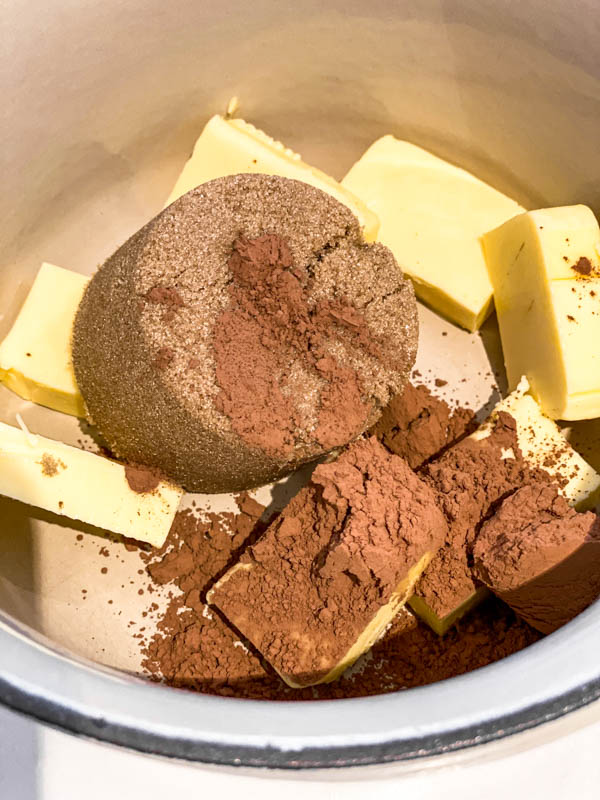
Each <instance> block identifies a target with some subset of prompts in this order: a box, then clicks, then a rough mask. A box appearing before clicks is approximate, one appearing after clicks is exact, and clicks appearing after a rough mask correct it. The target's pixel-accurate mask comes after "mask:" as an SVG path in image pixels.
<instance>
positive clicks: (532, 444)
mask: <svg viewBox="0 0 600 800" xmlns="http://www.w3.org/2000/svg"><path fill="white" fill-rule="evenodd" d="M528 392H529V384H528V382H527V380H526V379H525V378H523V379H522V380H521V381H520V382H519V384H518V386H517V389H516V390H515V391H514V392H512V393H511V394H510V395H509V396H508V397H506V398H504V399H503V400H501V401H500V402H499V403H498V404H497V406H496V407H495V408H494V410H493V412H492V413H491V415H490V416H489V417H488V419H487V420H485V422H484V423H483V424H482V425H480V427H479V428H478V429H477V430H476V431H475V432H474V433H472V434H471V437H470V438H471V439H474V440H476V441H477V440H482V439H485V438H486V437H488V436H489V435H490V434H491V432H492V430H493V428H494V423H495V420H496V418H497V416H498V414H499V413H500V412H502V411H505V412H506V413H508V414H510V415H511V416H512V417H513V418H514V420H515V422H516V434H517V443H518V445H519V449H520V450H521V452H522V454H523V458H524V460H525V461H526V462H527V463H528V464H529V465H530V466H532V467H539V468H541V469H544V470H545V471H546V472H548V473H549V474H550V475H552V476H554V477H555V478H556V479H557V480H561V481H562V482H563V485H562V486H561V488H560V489H559V491H560V492H561V494H563V496H564V497H565V499H566V500H567V501H568V502H569V503H570V504H571V505H572V506H574V507H575V508H577V509H578V510H580V511H584V510H587V509H592V508H594V507H595V506H596V504H598V503H599V502H600V475H599V474H598V473H597V472H596V471H595V470H594V469H593V468H592V467H591V466H590V465H589V464H588V463H587V462H586V461H585V460H584V459H583V458H582V457H581V456H580V455H579V453H577V452H576V451H575V450H573V448H572V447H571V446H570V444H569V443H568V442H567V440H566V439H565V437H564V436H563V434H562V432H561V430H560V428H559V427H558V426H557V425H556V423H555V422H553V421H552V420H551V419H549V418H548V417H546V416H545V415H544V413H543V412H542V410H541V408H540V406H539V405H538V403H537V402H536V401H535V400H534V398H533V397H532V396H531V395H530V394H529V393H528ZM503 457H505V458H514V454H513V453H512V452H506V453H504V454H503ZM465 547H466V545H465ZM435 558H436V559H442V560H441V561H436V563H435V564H433V565H432V569H435V580H436V581H440V580H445V575H444V573H445V570H446V569H447V571H448V576H447V581H446V582H447V583H448V585H451V581H450V574H451V573H452V571H453V570H454V569H456V568H457V564H458V566H459V567H460V566H461V565H462V563H463V562H464V563H465V564H466V554H464V553H462V552H461V553H458V552H457V553H452V552H450V553H448V552H444V551H442V552H441V553H440V554H438V555H437V556H436V557H435ZM452 583H453V584H454V585H455V586H456V589H455V591H454V593H453V596H452V599H451V600H450V599H449V598H446V599H445V601H444V605H443V606H442V605H441V604H440V603H439V599H438V598H437V596H436V592H435V585H432V586H429V585H428V579H427V571H426V572H425V573H424V579H423V581H422V582H421V583H420V584H419V586H418V587H417V592H416V593H415V595H413V596H412V597H411V598H410V600H409V601H408V605H409V606H410V608H411V609H412V610H413V611H414V612H415V614H417V615H418V616H419V617H421V619H422V620H423V621H424V622H426V623H427V624H428V625H429V626H430V627H431V628H432V629H433V630H434V631H435V632H436V633H438V634H440V635H443V634H444V633H446V631H447V630H448V629H449V628H450V627H452V625H454V624H455V623H456V622H457V621H458V620H459V619H460V618H461V617H463V616H464V615H465V614H466V613H467V612H468V611H470V610H471V609H473V608H475V606H477V605H478V604H479V603H480V602H481V601H482V600H483V599H485V597H487V596H488V594H489V592H488V590H487V589H486V588H484V587H480V586H477V584H476V583H475V582H474V581H473V580H472V579H471V578H468V579H463V580H461V581H453V582H452Z"/></svg>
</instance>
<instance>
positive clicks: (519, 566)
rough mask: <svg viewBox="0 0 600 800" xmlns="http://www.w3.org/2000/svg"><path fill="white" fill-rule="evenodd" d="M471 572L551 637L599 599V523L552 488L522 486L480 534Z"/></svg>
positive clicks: (533, 625) (475, 547) (596, 516)
mask: <svg viewBox="0 0 600 800" xmlns="http://www.w3.org/2000/svg"><path fill="white" fill-rule="evenodd" d="M473 558H474V569H475V572H476V573H477V575H478V576H479V577H480V578H481V580H482V581H484V583H485V584H486V585H487V586H489V587H490V589H491V590H492V591H493V592H494V594H496V595H497V596H498V597H500V598H501V599H502V600H503V601H504V602H505V603H507V605H509V606H510V607H511V608H512V609H513V610H514V611H515V612H516V613H517V614H519V616H520V617H522V618H523V619H524V620H525V621H526V622H527V623H529V625H531V626H532V627H533V628H536V629H537V630H538V631H541V632H542V633H552V631H555V630H556V629H557V628H559V627H560V626H561V625H564V624H565V623H566V622H569V620H571V619H573V617H575V616H577V614H579V613H580V612H581V611H583V610H584V609H585V608H587V606H589V605H590V603H592V602H594V600H596V598H597V597H598V595H600V517H599V516H598V515H597V514H594V513H593V512H591V511H588V512H586V513H583V514H581V513H579V512H577V511H575V510H574V509H573V508H571V507H570V506H569V504H568V503H567V502H566V500H565V499H564V497H561V496H560V494H559V493H558V492H557V490H556V487H553V486H548V485H530V486H524V487H523V488H522V489H519V490H518V491H516V492H515V493H514V494H512V495H510V497H508V498H507V499H506V500H504V502H503V503H502V505H501V506H500V508H499V510H498V511H497V512H496V514H495V515H494V516H493V517H492V518H491V519H490V520H488V522H486V523H485V524H484V525H483V527H482V528H481V532H480V534H479V536H478V537H477V541H476V542H475V546H474V548H473Z"/></svg>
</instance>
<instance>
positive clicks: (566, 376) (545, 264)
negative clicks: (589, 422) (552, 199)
mask: <svg viewBox="0 0 600 800" xmlns="http://www.w3.org/2000/svg"><path fill="white" fill-rule="evenodd" d="M483 243H484V248H485V253H486V258H487V264H488V268H489V273H490V278H491V281H492V285H493V287H494V298H495V303H496V311H497V314H498V324H499V326H500V335H501V338H502V347H503V350H504V361H505V364H506V371H507V374H508V380H509V382H510V385H511V386H514V385H516V383H517V381H518V380H519V378H520V377H521V375H527V377H528V379H529V382H530V384H531V391H532V393H533V395H534V396H535V397H536V399H537V400H538V402H539V403H540V405H541V406H542V409H543V410H544V412H545V413H546V414H547V415H548V416H550V417H552V418H553V419H566V420H578V419H592V418H595V417H600V256H599V248H600V228H599V227H598V222H597V220H596V218H595V217H594V215H593V213H592V212H591V211H590V209H589V208H587V207H586V206H565V207H563V208H546V209H542V210H539V211H528V212H527V213H525V214H520V215H519V216H517V217H515V218H514V219H511V220H509V221H508V222H506V223H505V224H504V225H502V226H500V227H499V228H496V229H495V230H493V231H491V232H489V233H487V234H486V235H485V236H484V237H483Z"/></svg>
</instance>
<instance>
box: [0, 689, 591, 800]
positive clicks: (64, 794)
mask: <svg viewBox="0 0 600 800" xmlns="http://www.w3.org/2000/svg"><path fill="white" fill-rule="evenodd" d="M599 741H600V703H596V704H594V705H593V706H590V707H588V708H585V709H582V710H580V711H577V712H575V713H573V714H571V715H569V716H567V717H565V718H563V719H561V720H557V721H556V722H552V723H549V724H547V725H545V726H543V727H542V728H538V729H536V730H534V731H530V732H527V733H525V734H521V735H519V736H516V737H511V738H510V739H507V740H504V741H503V742H499V743H498V744H491V745H485V746H483V747H481V748H476V749H474V750H468V751H463V752H462V753H458V754H455V755H452V756H449V757H447V758H440V759H433V760H430V761H413V762H409V763H406V764H397V765H394V764H392V765H388V766H383V767H367V768H359V769H357V770H341V771H340V770H330V771H319V772H302V773H297V772H296V773H292V772H286V773H284V772H273V771H258V770H249V769H233V768H231V769H229V768H220V767H207V766H203V765H191V764H186V763H182V762H174V761H167V760H165V759H161V758H154V757H149V756H142V755H139V754H136V753H131V752H128V751H125V750H122V749H119V748H115V747H109V746H107V745H101V744H97V743H95V742H91V741H87V740H83V739H77V738H75V737H72V736H69V735H67V734H64V733H61V732H58V731H54V730H51V729H49V728H46V727H43V726H41V725H38V724H36V723H34V722H32V721H30V720H28V719H25V718H23V717H18V716H17V715H15V714H12V713H11V712H8V711H6V710H5V709H2V708H0V797H2V798H3V800H81V798H85V800H106V798H107V797H108V798H112V797H114V798H119V800H120V798H127V800H164V798H165V797H168V798H179V797H181V798H184V797H189V798H195V797H213V796H214V797H222V798H227V799H228V798H229V797H233V796H236V795H237V793H238V792H241V793H242V794H241V795H240V796H242V797H245V798H249V800H254V798H260V800H281V798H282V797H285V798H286V800H305V798H306V797H311V798H314V800H371V798H377V800H403V798H405V797H410V798H411V800H439V798H441V797H443V798H444V800H481V798H485V800H505V799H506V798H511V800H538V799H539V800H541V799H542V798H543V800H571V799H572V798H573V799H575V798H576V799H577V800H593V799H594V798H596V797H597V796H598V786H599V785H600V760H599V759H598V742H599Z"/></svg>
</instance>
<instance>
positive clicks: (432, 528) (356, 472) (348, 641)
mask: <svg viewBox="0 0 600 800" xmlns="http://www.w3.org/2000/svg"><path fill="white" fill-rule="evenodd" d="M446 533H447V526H446V521H445V519H444V516H443V514H442V512H441V511H440V510H439V509H438V507H437V504H436V495H435V492H434V491H433V490H432V489H431V488H429V487H428V486H426V485H425V483H424V482H423V481H421V480H420V479H419V478H418V477H417V475H415V473H414V472H412V470H411V469H410V467H409V466H408V464H407V463H406V462H405V461H404V460H403V459H401V458H400V457H399V456H395V455H392V454H390V453H388V452H387V451H386V450H385V449H384V448H383V446H382V445H381V444H380V443H379V442H377V440H376V439H375V438H371V439H362V440H361V439H359V440H358V441H356V442H354V444H352V445H351V446H350V447H349V448H348V449H347V450H345V451H344V453H342V455H341V456H340V457H339V458H338V459H337V461H333V462H330V463H327V464H320V465H319V466H318V467H317V468H316V469H315V471H314V473H313V476H312V479H311V482H310V483H309V485H308V486H306V487H305V488H304V489H302V490H301V491H300V492H299V494H297V495H296V496H295V497H294V498H293V499H292V500H291V502H290V503H289V504H288V505H287V506H286V508H285V509H284V510H283V511H282V512H281V514H280V515H279V516H278V517H277V518H276V519H275V520H274V521H273V522H272V523H271V525H270V526H269V527H268V529H267V530H266V532H265V533H264V535H263V536H262V538H261V539H259V540H258V541H257V542H256V543H255V544H253V545H252V546H251V547H250V548H249V549H248V550H247V551H246V552H245V553H243V554H242V556H241V558H240V560H239V561H238V563H237V564H235V565H234V566H233V567H231V569H230V570H229V571H228V572H226V573H225V575H224V576H223V577H222V578H221V579H220V580H218V581H217V582H216V584H215V585H214V586H213V587H212V588H211V589H210V591H209V592H208V594H207V601H208V603H210V604H212V605H215V606H216V607H217V608H219V610H220V611H221V612H222V613H223V614H224V615H225V616H226V618H227V619H228V620H230V621H231V623H232V624H233V625H234V626H235V627H236V629H237V630H239V631H240V632H241V633H242V634H243V635H244V636H246V637H247V638H248V639H249V640H250V641H251V642H252V644H253V645H254V646H255V647H256V648H257V649H258V650H259V651H260V653H261V654H262V655H263V657H264V658H265V659H266V660H267V661H268V662H269V663H270V664H271V666H272V667H273V668H274V669H275V670H276V671H277V672H278V673H279V675H280V676H281V677H282V678H283V680H284V681H285V682H286V683H287V684H288V685H289V686H292V687H293V688H301V687H303V686H312V685H314V684H318V683H328V682H330V681H333V680H335V679H336V678H338V677H339V676H340V675H341V674H342V672H343V671H344V670H345V669H347V668H348V667H349V666H351V664H353V663H354V662H355V661H356V659H357V658H358V657H359V656H360V655H362V653H364V652H365V651H366V650H368V649H369V648H370V647H372V646H373V644H374V643H375V642H376V641H377V639H378V638H379V637H380V636H381V635H382V634H383V633H384V632H385V630H386V628H387V626H388V625H389V624H390V623H391V622H392V620H393V619H394V617H395V616H396V614H398V612H399V611H400V610H401V609H402V608H403V607H404V605H405V603H406V601H407V599H408V597H409V596H410V595H411V594H412V592H413V587H414V585H415V582H416V581H417V580H418V578H419V576H420V575H421V573H422V572H423V570H424V569H425V568H426V567H427V565H428V564H429V562H430V561H431V558H432V556H433V555H434V553H435V552H436V551H437V550H438V548H439V547H440V545H441V544H442V542H443V541H444V538H445V535H446Z"/></svg>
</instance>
